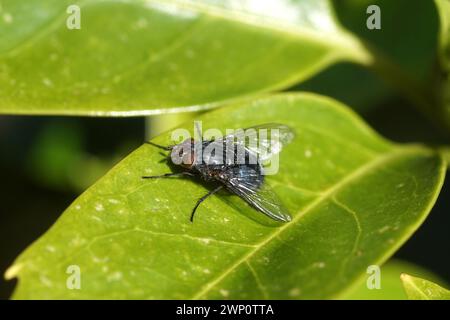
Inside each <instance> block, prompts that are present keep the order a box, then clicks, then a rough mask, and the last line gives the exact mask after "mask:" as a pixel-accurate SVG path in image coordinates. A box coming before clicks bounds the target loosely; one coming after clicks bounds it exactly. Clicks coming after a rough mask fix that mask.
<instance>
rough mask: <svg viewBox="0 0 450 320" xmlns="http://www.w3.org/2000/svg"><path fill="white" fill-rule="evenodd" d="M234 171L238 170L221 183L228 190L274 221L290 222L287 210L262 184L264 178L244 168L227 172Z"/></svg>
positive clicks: (252, 170) (254, 171) (267, 187)
mask: <svg viewBox="0 0 450 320" xmlns="http://www.w3.org/2000/svg"><path fill="white" fill-rule="evenodd" d="M236 169H237V170H240V172H239V173H238V172H234V173H233V174H229V175H228V177H229V178H228V180H226V181H222V182H223V183H224V184H225V185H226V186H227V188H228V190H230V191H231V192H233V193H234V194H236V195H238V196H239V197H241V198H242V199H244V200H245V201H247V202H248V203H249V204H250V205H251V206H253V207H254V208H256V209H257V210H259V211H261V212H262V213H264V214H265V215H267V216H269V217H270V218H272V219H274V220H277V221H283V222H288V221H291V216H290V215H289V213H288V211H287V209H286V208H285V207H284V206H283V204H282V203H281V201H280V200H279V198H278V196H277V195H276V194H275V192H273V191H272V189H271V188H270V187H269V186H268V185H266V184H265V183H263V181H264V180H263V179H264V177H263V176H261V174H260V173H259V172H257V171H256V170H254V169H252V168H250V167H245V166H244V167H240V168H237V167H235V168H231V169H229V170H234V171H236ZM242 170H244V171H245V172H243V171H242ZM228 173H230V171H229V172H228Z"/></svg>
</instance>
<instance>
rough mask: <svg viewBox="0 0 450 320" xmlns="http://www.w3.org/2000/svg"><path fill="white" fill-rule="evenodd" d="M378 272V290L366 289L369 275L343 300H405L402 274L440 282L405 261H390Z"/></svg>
mask: <svg viewBox="0 0 450 320" xmlns="http://www.w3.org/2000/svg"><path fill="white" fill-rule="evenodd" d="M380 270H381V274H380V276H381V281H380V289H375V288H374V289H369V288H368V286H367V283H366V281H367V278H368V277H369V274H367V275H366V278H365V279H364V281H363V282H361V284H360V285H358V286H357V287H355V288H354V289H353V290H352V291H351V292H350V293H349V294H348V295H345V296H344V298H345V299H350V300H406V299H407V296H406V294H405V290H404V288H403V284H402V281H401V280H400V275H401V274H403V273H413V274H416V275H420V276H421V277H425V278H427V279H432V280H433V281H442V280H441V279H440V278H439V277H437V276H436V275H435V274H433V273H431V272H429V271H428V270H425V269H423V268H421V267H419V266H416V265H414V264H411V263H408V262H405V261H399V260H390V261H388V262H387V263H386V264H384V265H383V266H381V269H380Z"/></svg>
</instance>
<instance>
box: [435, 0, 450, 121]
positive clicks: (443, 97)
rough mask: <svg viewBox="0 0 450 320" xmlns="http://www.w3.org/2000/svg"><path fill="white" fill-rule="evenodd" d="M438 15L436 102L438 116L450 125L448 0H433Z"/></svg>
mask: <svg viewBox="0 0 450 320" xmlns="http://www.w3.org/2000/svg"><path fill="white" fill-rule="evenodd" d="M435 3H436V6H437V9H438V12H439V17H440V32H439V52H438V53H439V61H440V69H441V70H440V74H439V75H438V81H439V83H438V86H437V87H438V90H436V91H437V95H438V103H439V107H440V108H441V109H440V110H439V112H440V116H441V117H442V119H443V120H444V121H445V122H446V123H447V125H448V126H449V127H450V81H449V73H450V1H448V0H435Z"/></svg>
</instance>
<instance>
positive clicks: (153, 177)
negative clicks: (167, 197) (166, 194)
mask: <svg viewBox="0 0 450 320" xmlns="http://www.w3.org/2000/svg"><path fill="white" fill-rule="evenodd" d="M182 176H190V177H193V176H194V174H192V173H191V172H187V171H185V172H175V173H173V172H171V173H165V174H161V175H158V176H143V177H142V179H158V178H170V177H182Z"/></svg>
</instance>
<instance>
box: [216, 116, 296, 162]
mask: <svg viewBox="0 0 450 320" xmlns="http://www.w3.org/2000/svg"><path fill="white" fill-rule="evenodd" d="M294 136H295V134H294V131H292V129H291V128H289V127H288V126H286V125H284V124H279V123H265V124H261V125H257V126H253V127H249V128H245V129H241V130H236V131H235V132H234V133H233V134H230V135H226V136H224V137H222V138H221V139H220V140H219V141H223V142H225V143H226V142H227V141H232V142H233V143H234V144H236V145H237V146H243V147H244V148H245V150H247V151H248V152H249V153H251V154H256V155H258V157H259V159H260V161H265V160H268V159H269V158H270V157H271V156H273V155H275V154H277V153H279V152H281V150H282V148H283V146H285V145H287V144H288V143H290V142H291V141H292V140H293V139H294ZM219 141H218V142H219Z"/></svg>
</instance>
